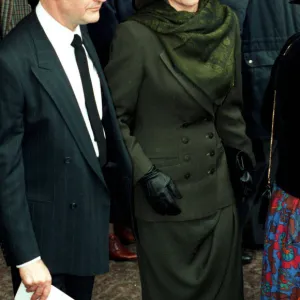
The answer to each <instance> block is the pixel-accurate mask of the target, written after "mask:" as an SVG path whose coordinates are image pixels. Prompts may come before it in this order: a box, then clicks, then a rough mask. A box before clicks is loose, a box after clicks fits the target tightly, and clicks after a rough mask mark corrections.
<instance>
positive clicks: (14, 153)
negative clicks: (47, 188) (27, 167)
mask: <svg viewBox="0 0 300 300" xmlns="http://www.w3.org/2000/svg"><path fill="white" fill-rule="evenodd" d="M23 109H24V96H23V92H22V86H21V84H20V82H19V80H18V79H17V75H16V71H13V70H12V68H11V67H10V66H9V63H8V61H5V59H4V58H2V59H1V58H0V220H1V223H2V225H3V231H4V233H2V234H3V236H4V240H5V242H6V243H7V245H8V249H9V254H11V256H12V262H13V263H15V264H16V265H20V264H23V263H25V262H27V261H30V260H32V259H34V258H35V257H38V256H40V253H39V249H38V245H37V241H36V238H35V234H34V230H33V227H32V223H31V217H30V213H29V207H28V202H27V199H26V189H25V176H24V165H23V157H22V141H23V135H24V126H23V118H24V116H23Z"/></svg>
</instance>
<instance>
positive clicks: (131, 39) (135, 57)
mask: <svg viewBox="0 0 300 300" xmlns="http://www.w3.org/2000/svg"><path fill="white" fill-rule="evenodd" d="M132 25H133V23H132V22H125V23H123V24H121V25H119V27H118V29H117V32H116V36H115V38H114V41H113V44H112V49H111V55H110V61H109V63H108V65H107V67H106V69H105V75H106V78H107V81H108V85H109V88H110V91H111V95H112V99H113V102H114V105H115V109H116V115H117V118H118V121H119V125H120V129H121V132H122V135H123V138H124V141H125V144H126V146H127V149H128V151H129V154H130V156H131V159H132V162H133V172H134V173H133V174H134V182H135V183H136V182H137V181H138V180H139V179H140V178H141V177H143V176H144V175H145V174H146V173H147V172H148V171H149V170H150V169H151V167H152V163H151V161H150V160H149V159H148V158H147V156H146V155H145V153H144V151H143V149H142V147H141V145H140V144H139V141H138V140H137V138H136V137H135V136H134V124H135V111H136V108H137V105H138V99H139V90H140V86H141V84H142V82H143V77H144V66H143V60H144V57H143V49H142V46H141V44H140V39H139V38H138V37H137V34H136V32H135V31H134V26H132Z"/></svg>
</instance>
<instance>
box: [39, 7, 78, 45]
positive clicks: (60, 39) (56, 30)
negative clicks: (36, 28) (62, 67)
mask: <svg viewBox="0 0 300 300" xmlns="http://www.w3.org/2000/svg"><path fill="white" fill-rule="evenodd" d="M36 15H37V18H38V20H39V22H40V24H41V26H42V27H43V29H44V31H45V33H46V35H47V37H48V39H49V40H50V42H51V44H52V45H53V47H54V48H55V49H56V48H58V47H62V46H63V47H65V46H71V43H72V41H73V38H74V35H75V34H78V35H79V36H80V37H81V38H82V35H81V30H80V26H77V27H76V28H75V30H74V31H71V30H70V29H69V28H67V27H65V26H63V25H61V24H60V23H59V22H57V21H56V20H55V19H54V18H53V17H52V16H51V15H50V14H49V13H48V12H47V11H46V10H45V8H44V7H43V6H42V4H41V3H40V2H39V4H38V5H37V7H36Z"/></svg>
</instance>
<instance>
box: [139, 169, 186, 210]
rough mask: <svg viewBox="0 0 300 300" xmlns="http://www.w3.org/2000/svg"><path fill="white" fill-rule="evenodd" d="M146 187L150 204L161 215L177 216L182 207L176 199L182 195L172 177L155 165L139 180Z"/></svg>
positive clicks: (145, 190)
mask: <svg viewBox="0 0 300 300" xmlns="http://www.w3.org/2000/svg"><path fill="white" fill-rule="evenodd" d="M139 183H140V184H141V186H142V187H143V189H144V192H145V194H146V197H147V200H148V203H149V205H150V206H151V207H152V208H153V209H154V210H155V212H156V213H158V214H160V215H170V216H176V215H179V214H180V213H181V209H180V208H179V206H178V205H177V203H176V199H181V198H182V196H181V194H180V192H179V191H178V189H177V187H176V185H175V184H174V182H173V181H172V179H171V178H170V177H169V176H167V175H166V174H164V173H162V172H161V171H160V170H158V169H157V168H156V167H155V166H153V167H152V168H151V170H150V171H149V172H148V173H147V174H145V175H144V176H143V177H142V178H141V179H140V181H139Z"/></svg>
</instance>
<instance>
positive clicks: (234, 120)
mask: <svg viewBox="0 0 300 300" xmlns="http://www.w3.org/2000/svg"><path fill="white" fill-rule="evenodd" d="M240 48H241V47H240V38H239V37H238V38H237V46H236V52H235V53H236V75H235V84H234V86H233V87H232V89H231V90H230V92H229V94H228V95H227V97H226V98H225V100H224V102H223V103H222V105H221V106H220V107H219V108H218V109H217V111H216V128H217V131H218V133H219V136H220V138H221V139H222V141H223V144H224V146H225V147H230V148H234V149H237V150H240V151H244V152H245V153H246V154H248V156H249V157H250V158H251V160H252V162H253V164H255V159H254V155H253V152H252V143H251V140H250V139H249V138H248V136H247V135H246V124H245V121H244V118H243V114H242V111H243V96H242V75H241V49H240Z"/></svg>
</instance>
